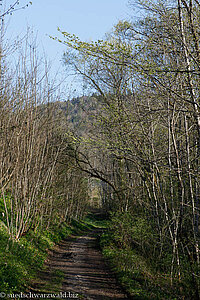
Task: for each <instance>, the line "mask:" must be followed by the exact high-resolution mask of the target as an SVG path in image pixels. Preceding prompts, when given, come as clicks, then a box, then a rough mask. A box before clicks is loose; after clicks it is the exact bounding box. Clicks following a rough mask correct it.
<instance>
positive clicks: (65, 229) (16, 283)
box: [0, 220, 91, 293]
mask: <svg viewBox="0 0 200 300" xmlns="http://www.w3.org/2000/svg"><path fill="white" fill-rule="evenodd" d="M90 228H91V226H90V225H89V224H86V223H84V222H80V221H77V220H72V222H71V224H70V225H69V224H67V223H62V224H60V225H59V226H58V225H54V226H52V227H51V228H50V229H49V230H48V231H47V230H44V231H42V232H37V233H35V232H34V231H29V232H28V233H27V234H26V235H25V236H24V237H22V238H21V239H20V240H18V241H16V240H13V241H11V240H9V235H8V233H7V229H6V226H5V224H4V223H3V222H2V221H1V223H0V241H1V242H0V292H4V293H12V292H23V291H26V290H27V289H28V286H29V283H30V281H31V280H32V279H34V278H35V277H37V273H38V271H39V270H42V268H43V265H44V261H45V260H46V258H47V255H48V254H47V249H51V248H52V247H53V246H54V245H55V244H57V243H59V241H60V240H62V239H64V238H66V237H68V236H69V235H71V234H72V233H73V234H79V233H81V232H82V231H84V230H88V229H90ZM52 278H53V282H52V284H53V285H58V286H59V285H60V283H61V282H62V280H63V273H62V272H61V271H59V270H55V271H54V274H53V277H52Z"/></svg>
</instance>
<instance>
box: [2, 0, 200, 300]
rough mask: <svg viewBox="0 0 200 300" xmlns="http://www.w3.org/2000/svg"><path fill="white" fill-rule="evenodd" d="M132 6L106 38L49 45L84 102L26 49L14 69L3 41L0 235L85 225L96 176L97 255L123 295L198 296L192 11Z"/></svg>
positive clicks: (187, 3) (199, 190) (199, 61)
mask: <svg viewBox="0 0 200 300" xmlns="http://www.w3.org/2000/svg"><path fill="white" fill-rule="evenodd" d="M134 5H136V3H134V2H132V1H130V6H134ZM137 5H138V6H139V7H140V9H141V11H142V12H143V17H141V18H139V19H138V20H137V21H134V22H130V21H126V20H123V21H120V22H119V23H118V24H117V25H116V26H114V28H113V30H112V31H111V32H110V33H108V34H107V35H106V38H105V39H104V40H98V41H94V42H84V41H81V40H80V39H79V38H78V37H76V36H75V35H73V34H70V33H67V32H65V31H63V30H62V29H59V34H60V36H61V37H59V38H54V39H55V40H57V41H58V42H60V43H64V44H65V45H66V49H67V50H66V52H65V54H64V56H63V62H64V64H66V65H67V66H70V68H72V69H73V70H74V71H75V72H76V74H77V75H79V76H81V77H82V78H83V80H84V84H85V86H87V87H88V90H90V91H91V93H92V96H88V97H79V98H76V99H73V100H72V101H68V102H67V103H66V102H61V101H60V98H59V94H58V93H57V92H56V89H55V86H54V84H53V83H52V82H49V76H48V72H47V71H46V70H47V69H45V68H44V69H42V70H45V71H42V72H41V66H40V64H39V61H38V59H37V55H36V52H35V47H34V45H33V44H32V47H26V42H25V43H24V44H23V47H22V49H21V51H20V59H19V62H18V63H17V65H16V67H15V68H13V69H11V68H8V62H9V58H8V57H7V55H6V54H4V53H6V51H5V50H6V49H4V47H3V44H2V48H1V78H0V84H1V88H0V93H1V96H0V97H1V102H0V103H1V104H0V105H1V110H0V114H1V115H0V134H1V136H0V139H1V144H0V172H1V175H0V182H1V202H0V213H1V214H0V219H1V230H2V232H6V234H7V236H8V237H9V240H15V241H17V240H19V239H21V238H23V237H24V236H26V235H28V234H30V232H32V231H33V232H42V231H45V230H48V229H50V228H52V227H54V226H55V225H56V226H57V225H59V224H62V222H64V221H65V220H68V221H69V220H70V219H73V218H82V216H83V215H84V212H85V210H86V206H87V204H88V201H89V196H90V194H91V191H90V186H91V184H90V182H91V178H93V179H96V181H94V182H95V184H96V186H97V187H98V190H99V193H98V197H99V202H98V205H100V206H102V207H103V208H104V209H105V210H106V211H107V212H108V215H109V217H110V225H109V230H108V232H107V233H106V234H104V235H103V237H102V241H101V244H102V247H103V252H104V254H105V256H107V257H109V258H110V259H111V260H112V262H113V264H114V266H115V269H116V270H117V272H118V273H119V276H120V278H121V281H122V283H123V284H124V286H125V287H126V288H127V289H128V290H129V292H130V293H132V294H133V295H134V296H135V297H136V296H138V297H140V298H138V299H166V298H168V299H199V295H200V290H199V284H200V273H199V263H200V262H199V240H200V232H199V230H200V227H199V205H200V203H199V200H200V199H199V198H200V157H199V155H200V107H199V105H200V102H199V88H200V86H199V82H200V81H199V74H200V70H199V69H200V44H199V42H200V28H199V23H200V3H199V1H198V0H177V1H152V2H151V1H138V2H137ZM18 50H19V46H18ZM4 51H5V52H4ZM0 263H1V266H2V270H3V268H5V266H4V261H3V259H2V262H1V261H0ZM2 272H3V271H2ZM2 274H3V273H2ZM0 275H1V274H0ZM145 297H146V298H145Z"/></svg>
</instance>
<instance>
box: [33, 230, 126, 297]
mask: <svg viewBox="0 0 200 300" xmlns="http://www.w3.org/2000/svg"><path fill="white" fill-rule="evenodd" d="M100 231H101V229H99V228H94V229H92V230H88V231H87V232H84V234H83V235H81V236H72V237H71V239H70V240H69V239H67V240H63V241H62V242H61V243H60V244H59V245H57V246H56V247H55V248H54V249H53V251H52V252H51V253H50V255H49V258H48V261H47V263H46V266H47V268H46V269H47V270H46V272H42V273H41V274H40V276H41V278H42V279H43V281H44V282H45V281H46V280H48V279H49V278H51V277H52V276H51V273H52V270H54V271H55V270H60V271H62V273H63V280H62V287H61V289H60V291H62V292H67V293H73V294H75V293H78V294H79V296H78V298H77V299H94V300H95V299H105V300H106V299H128V296H127V295H126V294H125V293H124V292H123V291H122V289H121V288H120V287H119V285H118V284H117V282H116V279H115V276H114V274H113V273H112V271H111V270H110V269H109V267H108V265H107V264H106V263H105V261H104V259H103V256H102V254H101V252H100V250H99V249H98V243H97V236H98V234H99V233H100ZM40 284H41V282H40ZM36 288H38V286H36ZM68 299H69V298H68ZM71 299H73V298H71Z"/></svg>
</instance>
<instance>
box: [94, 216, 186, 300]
mask: <svg viewBox="0 0 200 300" xmlns="http://www.w3.org/2000/svg"><path fill="white" fill-rule="evenodd" d="M154 238H155V237H154V235H153V234H152V231H151V227H150V225H149V223H148V222H146V221H145V219H144V218H143V219H142V218H140V217H139V216H134V217H133V216H131V215H130V214H129V213H124V214H121V213H119V214H114V215H112V216H111V219H110V222H109V224H108V230H107V231H106V232H104V233H103V234H102V236H101V239H100V247H101V249H102V252H103V255H104V257H105V258H106V259H107V260H108V262H109V263H110V265H111V267H112V269H113V271H114V272H115V274H116V276H117V279H118V281H119V282H120V283H121V285H122V286H123V287H124V289H125V290H126V291H127V293H128V294H129V295H130V298H132V299H134V300H135V299H138V300H145V299H146V300H153V299H163V300H166V299H170V300H177V299H183V298H182V296H181V295H180V294H179V291H178V290H177V287H176V286H174V287H173V288H172V287H171V285H170V276H169V274H167V273H165V274H164V273H162V272H159V271H158V269H157V268H156V265H155V263H154V261H153V260H151V258H150V255H148V252H149V251H150V247H151V245H152V244H153V243H152V239H154Z"/></svg>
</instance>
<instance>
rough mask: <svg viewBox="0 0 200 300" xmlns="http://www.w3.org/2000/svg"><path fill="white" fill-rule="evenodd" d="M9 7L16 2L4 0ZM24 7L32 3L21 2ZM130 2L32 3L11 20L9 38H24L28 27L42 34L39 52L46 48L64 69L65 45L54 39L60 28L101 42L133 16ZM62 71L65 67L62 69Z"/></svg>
mask: <svg viewBox="0 0 200 300" xmlns="http://www.w3.org/2000/svg"><path fill="white" fill-rule="evenodd" d="M5 2H6V5H7V7H8V6H9V5H10V4H13V3H14V2H15V1H14V0H4V3H5ZM19 2H20V5H21V6H23V5H25V4H26V3H28V2H29V1H27V0H20V1H19ZM128 2H129V0H32V5H30V6H29V7H28V8H26V9H23V10H19V11H16V12H15V13H14V14H13V15H12V16H11V17H10V18H7V19H10V21H9V27H8V35H11V34H12V36H13V37H15V36H16V35H18V34H21V35H23V33H24V32H25V31H26V28H27V26H30V27H31V28H33V30H34V32H35V33H37V35H38V42H39V49H42V47H43V49H44V51H45V53H46V54H47V56H48V58H49V59H50V60H52V61H53V62H54V63H53V64H54V66H53V69H56V68H58V67H59V65H60V66H61V63H60V61H61V58H62V53H63V51H64V49H65V48H64V46H63V45H60V44H59V43H57V42H55V41H53V40H51V39H50V38H49V37H48V35H52V36H56V35H58V34H57V27H58V26H59V27H60V28H61V29H62V30H64V31H68V32H70V33H74V34H76V35H77V36H79V37H80V38H81V39H83V40H90V39H93V40H95V39H101V38H103V36H104V34H105V33H106V32H108V31H109V30H111V28H112V26H113V25H114V24H116V23H117V22H118V21H119V20H121V19H130V16H133V13H134V12H133V11H131V9H130V6H129V5H128ZM61 68H62V66H61Z"/></svg>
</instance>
